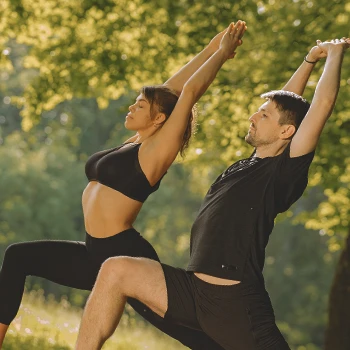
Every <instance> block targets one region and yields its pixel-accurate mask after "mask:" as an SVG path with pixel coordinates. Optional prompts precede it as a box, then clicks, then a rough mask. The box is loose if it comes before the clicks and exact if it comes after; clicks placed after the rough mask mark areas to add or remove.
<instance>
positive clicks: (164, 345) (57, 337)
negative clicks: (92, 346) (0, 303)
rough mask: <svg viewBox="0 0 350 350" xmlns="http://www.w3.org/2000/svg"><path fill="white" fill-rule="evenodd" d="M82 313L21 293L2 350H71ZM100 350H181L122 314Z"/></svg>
mask: <svg viewBox="0 0 350 350" xmlns="http://www.w3.org/2000/svg"><path fill="white" fill-rule="evenodd" d="M81 314H82V310H81V309H79V308H75V307H73V306H71V305H70V304H69V303H68V302H67V300H65V299H62V300H61V301H60V302H57V301H55V300H54V299H53V298H48V299H45V298H44V296H43V293H42V291H41V292H40V291H39V292H34V291H32V292H30V293H25V294H24V297H23V300H22V304H21V307H20V310H19V312H18V314H17V316H16V318H15V320H14V321H13V322H12V324H11V326H10V328H9V330H8V335H7V336H6V339H5V342H4V345H3V350H18V349H21V350H33V349H36V350H46V349H52V350H69V349H73V348H74V344H75V340H76V337H77V334H78V328H79V323H80V318H81ZM103 349H104V350H112V349H116V350H141V349H152V350H164V349H167V350H183V349H187V348H186V347H184V346H182V345H181V344H180V343H179V342H177V341H175V340H173V339H171V338H170V337H168V336H166V335H164V334H162V333H161V332H160V331H158V330H156V329H155V328H153V327H152V326H151V325H145V323H144V322H142V321H139V320H137V319H135V317H133V316H129V315H128V314H126V313H125V314H124V315H123V317H122V321H121V324H120V326H119V327H118V329H117V331H116V332H115V334H114V335H113V337H112V338H111V339H109V340H108V342H106V344H105V345H104V347H103Z"/></svg>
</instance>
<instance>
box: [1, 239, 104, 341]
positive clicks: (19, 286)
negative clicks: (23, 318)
mask: <svg viewBox="0 0 350 350" xmlns="http://www.w3.org/2000/svg"><path fill="white" fill-rule="evenodd" d="M97 272H98V269H95V268H93V265H92V264H91V262H90V259H89V257H88V253H87V251H86V247H85V244H84V243H82V242H74V241H34V242H24V243H16V244H12V245H10V246H9V247H8V248H7V250H6V252H5V256H4V261H3V264H2V268H1V271H0V344H1V343H2V341H3V339H4V337H5V334H6V331H7V328H8V325H9V324H10V323H11V322H12V320H13V319H14V318H15V316H16V314H17V312H18V309H19V306H20V303H21V300H22V295H23V290H24V283H25V279H26V277H27V276H29V275H33V276H38V277H43V278H46V279H48V280H50V281H53V282H56V283H59V284H62V285H65V286H69V287H74V288H79V289H85V290H91V289H92V287H93V285H94V282H95V279H96V274H97Z"/></svg>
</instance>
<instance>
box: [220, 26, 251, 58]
mask: <svg viewBox="0 0 350 350" xmlns="http://www.w3.org/2000/svg"><path fill="white" fill-rule="evenodd" d="M246 29H247V27H246V23H245V22H244V21H238V22H237V23H236V24H235V25H234V24H233V23H231V24H230V25H229V26H228V28H227V29H226V32H225V33H224V35H223V36H222V38H221V41H220V46H219V49H220V50H222V51H223V52H224V54H225V55H226V57H227V59H230V58H233V57H235V55H236V52H235V50H236V49H237V47H238V46H240V45H242V37H243V35H244V33H245V31H246ZM220 34H221V33H220Z"/></svg>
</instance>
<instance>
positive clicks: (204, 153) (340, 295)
mask: <svg viewBox="0 0 350 350" xmlns="http://www.w3.org/2000/svg"><path fill="white" fill-rule="evenodd" d="M0 13H1V17H0V53H1V56H0V259H1V261H2V258H3V254H4V251H5V249H6V247H7V246H8V245H9V244H11V243H13V242H19V241H24V240H37V239H70V240H83V239H84V234H85V231H84V223H83V215H82V209H81V194H82V190H83V188H84V187H85V186H86V184H87V180H86V177H85V174H84V164H85V161H86V160H87V158H88V156H89V155H90V154H92V153H94V152H96V151H99V150H102V149H106V148H109V147H115V146H117V145H119V144H120V143H122V142H123V141H124V140H125V139H126V138H128V137H130V136H131V135H132V134H131V133H130V132H129V131H127V130H125V128H124V118H125V115H126V113H127V110H128V106H129V104H130V103H131V102H132V101H133V99H134V98H135V97H136V96H137V95H138V93H137V92H138V89H139V88H140V87H141V86H143V85H146V84H148V85H149V84H160V83H162V82H164V81H165V80H167V79H168V78H169V77H170V76H171V75H172V74H174V73H175V72H176V71H177V70H178V69H180V68H181V66H182V65H184V64H185V63H186V62H188V61H189V60H190V59H191V58H192V57H193V56H194V55H195V54H196V53H198V52H199V51H200V50H202V49H203V48H204V47H205V45H207V44H208V43H209V41H210V39H211V38H212V37H213V36H214V35H215V34H217V33H218V32H219V31H221V30H223V29H224V28H225V27H226V26H227V25H228V24H229V23H230V22H231V21H236V20H238V19H243V20H245V21H246V22H247V25H248V31H247V33H246V35H245V37H244V44H243V46H242V47H240V48H239V49H238V54H237V56H236V58H235V59H234V60H231V61H229V62H228V63H226V64H225V65H224V67H223V69H222V70H221V71H220V73H219V75H218V77H217V79H216V80H215V82H214V83H213V84H212V86H211V87H210V88H209V90H208V92H207V93H206V94H205V95H204V96H203V97H202V99H201V100H200V102H199V103H198V108H199V116H198V128H197V133H196V134H195V136H194V137H193V139H192V142H191V146H190V149H189V150H188V151H187V155H186V158H185V159H181V158H179V159H178V160H177V162H176V164H174V165H173V166H172V167H171V168H170V170H169V171H168V174H167V175H166V176H165V178H164V180H163V182H162V186H161V187H160V190H159V191H158V192H157V193H156V194H154V195H153V196H151V197H150V198H149V199H148V200H147V202H146V205H145V206H144V207H143V209H142V211H141V213H140V215H139V217H138V220H137V222H136V225H135V227H136V229H137V230H139V231H140V232H141V233H142V234H143V236H144V237H145V238H146V239H148V240H149V241H150V242H151V243H152V244H153V245H154V247H155V249H156V250H157V252H158V254H159V256H160V257H161V260H162V261H163V262H165V263H167V264H171V265H175V266H179V267H186V264H187V262H188V257H189V232H190V228H191V224H192V222H193V221H194V218H195V216H196V213H197V211H198V209H199V206H200V203H201V199H202V198H203V197H204V195H205V193H206V190H207V188H208V187H209V186H210V184H211V182H212V181H213V180H214V179H215V178H216V176H217V175H218V174H219V173H220V172H222V171H223V170H224V169H225V168H226V167H227V166H228V165H230V164H231V163H233V162H234V161H236V160H238V159H240V158H242V157H247V156H249V155H250V153H251V149H250V148H249V146H248V145H247V144H245V142H244V136H245V135H246V132H247V129H248V126H249V122H248V117H249V116H250V115H251V114H252V112H254V111H255V110H256V108H257V107H258V106H259V105H260V104H261V102H262V100H261V99H260V97H259V95H260V94H261V93H263V92H266V91H269V90H273V89H280V88H282V87H283V85H284V84H285V83H286V82H287V80H288V79H289V78H290V77H291V75H292V74H293V72H294V71H295V70H296V69H297V68H298V66H299V65H300V64H301V62H302V60H303V58H304V56H306V54H307V53H308V50H309V49H310V48H311V47H312V46H314V45H315V41H316V39H321V40H327V39H332V38H340V37H342V36H349V35H350V33H349V19H350V2H347V1H341V0H333V1H328V0H317V2H316V1H312V0H293V1H287V0H285V1H282V0H269V1H267V0H265V1H256V0H243V1H239V2H236V1H226V0H221V1H220V2H219V1H214V0H205V1H204V0H200V1H190V0H178V1H169V0H147V1H145V0H118V1H117V0H114V1H112V0H85V1H84V0H79V1H67V0H37V1H35V2H32V1H28V0H2V1H1V3H0ZM349 51H350V50H349ZM323 66H324V61H321V62H319V63H318V64H317V65H316V67H315V70H314V72H313V74H312V76H311V78H310V81H309V83H308V86H307V88H306V91H305V94H304V97H306V98H307V99H308V100H309V101H311V100H312V96H313V93H314V90H315V87H316V84H317V81H318V79H319V77H320V75H321V73H322V69H323ZM349 95H350V52H347V53H346V55H345V58H344V64H343V70H342V79H341V88H340V92H339V96H338V100H337V103H336V106H335V110H334V113H333V115H332V117H331V118H330V120H329V122H328V123H327V126H326V128H325V130H324V132H323V135H322V137H321V140H320V143H319V145H318V148H317V152H316V156H315V159H314V162H313V163H312V165H311V169H310V177H309V187H308V189H307V191H306V192H305V194H304V196H303V198H302V199H301V200H299V201H298V202H297V203H296V204H295V205H294V206H293V207H292V208H291V210H289V211H288V212H287V213H285V214H283V215H281V216H280V217H279V218H278V220H277V224H276V227H275V229H274V231H273V233H272V235H271V239H270V243H269V246H268V249H267V254H266V264H265V269H264V274H265V278H266V284H267V289H268V291H269V293H270V296H271V299H272V303H273V306H274V308H275V313H276V319H277V323H278V326H279V327H280V329H281V331H282V332H283V334H284V336H285V337H286V339H287V341H288V343H289V344H290V347H291V348H292V349H293V350H320V349H326V350H346V349H347V350H349V349H350V322H349V319H350V270H349V266H350V238H349V232H350V222H349V213H350V189H349V187H350V186H349V183H350V147H349V146H350V98H349ZM26 288H27V289H26V295H25V298H24V301H23V304H22V307H21V309H20V313H19V315H18V317H17V318H16V320H15V322H14V323H13V325H12V327H11V331H10V334H9V337H8V338H7V340H6V343H5V346H4V349H8V350H9V349H49V348H50V349H51V348H52V349H70V348H72V346H73V344H74V340H75V338H76V334H77V333H76V332H77V327H78V324H79V319H80V315H81V308H82V307H83V306H84V303H85V301H86V298H87V296H88V293H86V292H82V291H78V290H74V289H70V288H66V287H62V286H58V285H55V284H52V283H50V282H48V281H46V280H42V279H38V278H28V280H27V285H26ZM1 302H4V301H1ZM123 327H124V328H123V330H122V331H120V332H119V334H120V336H119V337H117V338H115V339H114V340H113V339H112V340H111V341H110V343H109V345H107V346H106V349H108V346H110V347H109V348H110V349H112V348H113V349H129V350H130V349H131V350H132V349H135V350H137V349H164V348H165V347H167V348H168V349H169V350H170V349H183V348H184V347H182V346H181V345H180V344H179V343H177V342H174V341H171V340H170V339H169V338H167V337H165V336H162V335H161V334H160V333H159V332H156V331H154V330H153V329H152V328H151V326H149V325H147V324H146V323H144V322H143V321H142V320H141V319H139V318H138V316H137V315H135V314H134V313H133V312H132V310H129V309H128V310H127V312H126V315H125V317H124V319H123ZM146 334H147V337H146V336H145V335H146Z"/></svg>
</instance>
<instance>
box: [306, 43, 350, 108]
mask: <svg viewBox="0 0 350 350" xmlns="http://www.w3.org/2000/svg"><path fill="white" fill-rule="evenodd" d="M343 56H344V53H343V51H340V50H337V49H335V50H333V51H330V52H329V53H328V57H327V61H326V64H325V67H324V71H323V73H322V76H321V78H320V80H319V82H318V84H317V87H316V91H315V95H314V98H313V101H312V102H314V101H315V102H316V101H317V102H319V103H325V102H326V103H328V104H330V105H332V106H333V105H334V103H335V100H336V98H337V95H338V91H339V86H340V73H341V65H342V62H343Z"/></svg>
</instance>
